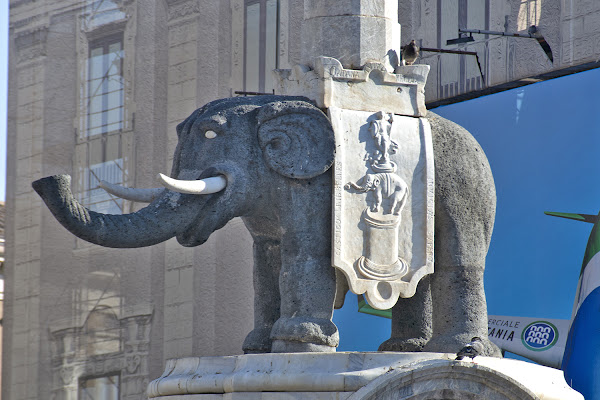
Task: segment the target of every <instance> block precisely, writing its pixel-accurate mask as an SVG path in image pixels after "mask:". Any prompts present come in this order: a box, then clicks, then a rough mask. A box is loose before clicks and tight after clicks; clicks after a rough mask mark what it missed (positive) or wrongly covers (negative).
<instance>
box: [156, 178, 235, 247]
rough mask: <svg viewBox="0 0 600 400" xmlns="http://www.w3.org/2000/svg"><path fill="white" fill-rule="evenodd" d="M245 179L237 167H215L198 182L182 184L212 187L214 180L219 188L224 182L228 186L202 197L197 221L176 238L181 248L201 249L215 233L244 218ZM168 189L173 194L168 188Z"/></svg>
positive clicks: (195, 219)
mask: <svg viewBox="0 0 600 400" xmlns="http://www.w3.org/2000/svg"><path fill="white" fill-rule="evenodd" d="M242 175H244V173H243V172H241V171H239V170H238V168H236V167H234V166H216V167H211V168H208V169H206V170H204V171H203V172H202V173H201V174H200V176H199V177H198V180H196V181H183V182H199V181H201V180H203V181H204V182H207V185H212V184H213V183H211V180H214V182H216V185H217V187H219V186H220V185H221V182H220V181H221V180H223V181H224V182H225V184H223V188H222V189H221V190H218V191H215V192H213V193H210V194H202V195H201V196H200V197H201V199H202V200H201V202H200V203H199V205H198V210H197V211H198V213H197V217H196V218H194V219H193V220H192V221H191V222H190V223H189V224H188V225H187V227H186V228H185V229H184V230H183V231H182V232H181V233H179V234H178V235H177V236H176V238H177V241H178V242H179V244H181V245H182V246H185V247H194V246H198V245H201V244H203V243H204V242H206V241H207V240H208V238H209V236H210V235H211V234H212V233H213V232H214V231H216V230H218V229H221V228H222V227H224V226H225V225H226V224H227V222H228V221H229V220H231V219H232V218H235V217H237V216H240V215H242V214H243V210H241V209H240V204H242V203H244V200H245V197H246V196H245V194H246V190H245V186H246V180H245V179H240V178H241V176H242ZM167 188H168V189H170V190H172V189H171V188H170V187H168V186H167ZM178 191H179V190H178ZM179 193H184V194H185V195H188V196H189V195H190V192H181V191H179ZM193 195H196V193H193ZM186 197H187V196H186ZM192 201H194V200H192ZM195 201H198V200H195Z"/></svg>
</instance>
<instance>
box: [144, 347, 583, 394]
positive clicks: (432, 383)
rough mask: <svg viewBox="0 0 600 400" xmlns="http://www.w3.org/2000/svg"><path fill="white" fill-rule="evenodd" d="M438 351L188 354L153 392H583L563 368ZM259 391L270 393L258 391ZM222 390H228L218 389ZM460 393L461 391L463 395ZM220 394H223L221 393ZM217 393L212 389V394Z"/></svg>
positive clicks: (156, 382)
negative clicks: (573, 386) (571, 383)
mask: <svg viewBox="0 0 600 400" xmlns="http://www.w3.org/2000/svg"><path fill="white" fill-rule="evenodd" d="M455 357H456V355H454V354H441V353H391V352H390V353H303V354H298V353H296V354H286V353H282V354H253V355H242V356H229V357H200V358H198V357H190V358H182V359H175V360H169V361H168V362H167V365H166V368H165V372H164V373H163V375H162V376H161V377H160V378H158V379H155V380H154V381H152V382H150V384H149V385H148V397H150V398H155V399H157V400H158V399H164V400H167V399H169V398H171V397H169V396H185V398H186V399H188V400H199V399H202V398H204V397H202V395H203V394H209V393H210V394H212V396H214V398H215V399H220V398H229V397H225V396H228V395H230V394H231V393H236V398H239V399H246V398H248V399H262V398H278V397H277V396H276V395H278V394H279V395H280V397H285V398H294V399H300V398H311V399H334V398H335V399H340V398H345V399H349V400H350V399H351V400H358V399H398V398H402V399H413V400H416V399H423V398H430V397H427V396H428V395H432V396H431V397H432V398H442V397H436V396H435V395H436V394H437V395H440V394H443V398H449V399H459V398H485V399H492V400H500V399H502V400H504V399H506V400H513V399H514V400H516V399H531V400H534V399H538V398H543V399H552V400H559V399H561V400H571V399H573V400H575V399H577V400H581V399H583V397H582V396H581V395H580V394H579V393H577V392H575V391H574V390H573V389H571V388H570V387H569V386H568V385H567V383H566V382H565V380H564V378H563V377H562V372H561V371H559V370H555V369H553V368H548V367H542V366H539V365H534V364H529V363H526V362H523V361H517V360H508V359H497V358H491V357H476V358H475V359H474V360H473V361H454V358H455ZM260 392H264V394H265V395H267V394H268V395H271V396H273V397H261V395H260ZM219 394H222V395H223V396H218V395H219ZM461 395H463V397H460V396H461ZM217 396H218V397H217ZM211 398H213V397H211Z"/></svg>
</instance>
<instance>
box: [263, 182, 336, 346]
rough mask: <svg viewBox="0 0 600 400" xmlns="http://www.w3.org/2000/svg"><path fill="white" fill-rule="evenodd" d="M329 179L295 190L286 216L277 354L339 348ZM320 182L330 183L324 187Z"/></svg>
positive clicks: (284, 212) (275, 341)
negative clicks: (335, 317) (335, 308)
mask: <svg viewBox="0 0 600 400" xmlns="http://www.w3.org/2000/svg"><path fill="white" fill-rule="evenodd" d="M327 179H329V177H328V176H325V177H323V176H321V177H320V178H317V179H315V180H311V181H308V182H307V183H306V186H304V187H303V188H302V187H299V188H294V190H293V192H291V193H290V197H289V199H288V201H287V202H286V203H285V207H284V209H283V210H282V213H281V215H282V222H283V227H284V231H283V237H282V241H281V272H280V275H279V290H280V294H281V317H280V318H279V320H278V321H277V322H276V323H275V325H274V326H273V331H272V332H271V338H272V339H273V346H272V351H273V352H308V351H320V352H324V351H327V352H329V351H335V348H336V347H337V345H338V343H339V334H338V330H337V327H336V326H335V324H334V323H333V322H332V321H331V318H332V316H333V303H334V300H335V291H336V281H335V270H334V268H332V266H331V195H330V193H331V185H330V182H329V181H327ZM320 180H326V182H324V184H323V185H322V186H321V187H319V185H318V182H319V181H320Z"/></svg>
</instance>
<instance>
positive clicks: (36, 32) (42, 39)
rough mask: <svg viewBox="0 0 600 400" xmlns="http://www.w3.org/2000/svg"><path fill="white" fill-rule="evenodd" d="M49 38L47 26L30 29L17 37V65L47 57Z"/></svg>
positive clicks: (15, 39)
mask: <svg viewBox="0 0 600 400" xmlns="http://www.w3.org/2000/svg"><path fill="white" fill-rule="evenodd" d="M47 38H48V27H47V26H43V27H37V28H33V29H29V30H26V31H22V32H19V33H18V34H17V35H15V38H14V43H15V48H16V50H17V51H16V53H17V63H18V64H23V63H26V62H29V61H33V60H35V59H37V58H40V57H43V56H45V55H46V39H47Z"/></svg>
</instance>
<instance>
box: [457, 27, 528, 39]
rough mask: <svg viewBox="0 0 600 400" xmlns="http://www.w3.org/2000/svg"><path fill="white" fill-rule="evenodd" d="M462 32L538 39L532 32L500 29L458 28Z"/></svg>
mask: <svg viewBox="0 0 600 400" xmlns="http://www.w3.org/2000/svg"><path fill="white" fill-rule="evenodd" d="M458 31H459V32H460V33H479V34H481V35H497V36H511V37H522V38H532V39H537V36H535V35H532V34H531V33H509V32H499V31H485V30H482V29H460V28H459V29H458Z"/></svg>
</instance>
